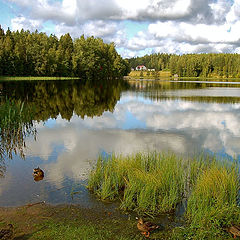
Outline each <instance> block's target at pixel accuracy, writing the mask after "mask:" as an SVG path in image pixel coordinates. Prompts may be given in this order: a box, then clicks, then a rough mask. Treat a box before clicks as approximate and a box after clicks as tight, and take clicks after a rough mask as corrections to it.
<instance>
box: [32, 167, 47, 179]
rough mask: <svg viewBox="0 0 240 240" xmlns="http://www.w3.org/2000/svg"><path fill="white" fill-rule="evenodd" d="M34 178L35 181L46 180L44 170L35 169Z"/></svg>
mask: <svg viewBox="0 0 240 240" xmlns="http://www.w3.org/2000/svg"><path fill="white" fill-rule="evenodd" d="M33 178H34V180H35V181H40V180H42V179H43V178H44V172H43V170H42V169H40V168H39V167H38V168H34V169H33Z"/></svg>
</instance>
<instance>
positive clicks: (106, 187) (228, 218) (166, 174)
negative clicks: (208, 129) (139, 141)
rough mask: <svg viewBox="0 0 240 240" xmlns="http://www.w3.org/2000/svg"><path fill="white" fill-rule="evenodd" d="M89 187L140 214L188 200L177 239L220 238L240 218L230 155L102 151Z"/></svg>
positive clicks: (236, 175) (235, 173)
mask: <svg viewBox="0 0 240 240" xmlns="http://www.w3.org/2000/svg"><path fill="white" fill-rule="evenodd" d="M88 188H89V189H90V190H91V191H93V192H94V193H95V194H97V196H98V197H99V198H100V199H102V200H104V201H106V200H107V201H113V200H120V201H121V203H120V208H121V209H123V210H133V211H136V212H138V213H139V214H148V215H157V214H160V213H167V212H174V210H175V209H176V207H177V205H178V204H181V203H182V201H183V200H184V201H186V202H187V207H186V210H185V214H184V217H185V220H186V224H187V225H186V228H185V227H184V228H179V229H181V230H179V231H177V235H176V236H177V239H178V238H179V239H186V238H187V239H218V237H220V238H219V239H222V238H221V237H222V236H225V237H226V232H224V231H223V229H224V228H225V227H228V226H231V225H232V224H240V209H239V206H238V202H237V201H238V195H239V164H238V163H237V162H234V161H230V160H216V159H215V158H214V157H210V156H206V155H200V156H199V157H195V158H189V159H184V158H181V157H178V156H176V155H174V154H167V153H157V152H153V153H147V154H144V153H137V154H134V155H130V156H122V155H119V156H116V155H112V156H110V157H108V158H104V157H101V156H100V157H99V158H98V161H97V164H96V166H95V168H94V169H93V170H92V171H91V173H90V176H89V182H88ZM173 236H174V231H173Z"/></svg>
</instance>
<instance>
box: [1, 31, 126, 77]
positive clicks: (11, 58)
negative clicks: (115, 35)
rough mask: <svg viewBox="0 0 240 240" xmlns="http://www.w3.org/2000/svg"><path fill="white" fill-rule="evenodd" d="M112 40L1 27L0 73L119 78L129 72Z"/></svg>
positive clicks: (9, 74) (2, 74)
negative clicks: (12, 29) (107, 41)
mask: <svg viewBox="0 0 240 240" xmlns="http://www.w3.org/2000/svg"><path fill="white" fill-rule="evenodd" d="M129 69H130V68H129V64H128V62H127V60H124V59H122V57H121V56H120V55H119V54H118V53H117V51H116V49H115V45H114V43H109V44H108V43H104V42H103V40H102V39H100V38H94V37H87V38H86V37H85V36H84V35H82V36H81V37H80V38H76V39H74V40H73V39H72V38H71V36H70V34H68V33H67V34H65V35H62V36H61V37H60V38H59V39H58V38H57V37H56V36H55V35H52V34H51V35H50V36H48V35H47V34H46V33H42V32H38V31H37V30H36V31H35V32H30V31H25V30H23V29H22V30H21V31H10V29H9V28H8V30H7V31H6V33H5V32H4V30H3V29H2V28H1V26H0V76H48V77H51V76H53V77H60V76H61V77H79V78H84V79H91V78H118V77H122V76H124V75H127V74H128V72H129Z"/></svg>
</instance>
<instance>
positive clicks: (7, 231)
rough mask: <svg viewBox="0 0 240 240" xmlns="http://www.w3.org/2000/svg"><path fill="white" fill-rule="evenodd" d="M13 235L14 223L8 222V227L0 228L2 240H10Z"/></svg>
mask: <svg viewBox="0 0 240 240" xmlns="http://www.w3.org/2000/svg"><path fill="white" fill-rule="evenodd" d="M12 237H13V225H12V224H8V225H7V228H3V229H1V230H0V239H1V240H9V239H12Z"/></svg>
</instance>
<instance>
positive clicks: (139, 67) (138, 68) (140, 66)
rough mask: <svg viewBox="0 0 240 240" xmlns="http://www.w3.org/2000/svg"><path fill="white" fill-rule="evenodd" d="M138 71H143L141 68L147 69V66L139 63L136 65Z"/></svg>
mask: <svg viewBox="0 0 240 240" xmlns="http://www.w3.org/2000/svg"><path fill="white" fill-rule="evenodd" d="M136 70H137V71H141V70H147V68H146V67H145V66H144V65H139V66H137V67H136Z"/></svg>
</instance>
